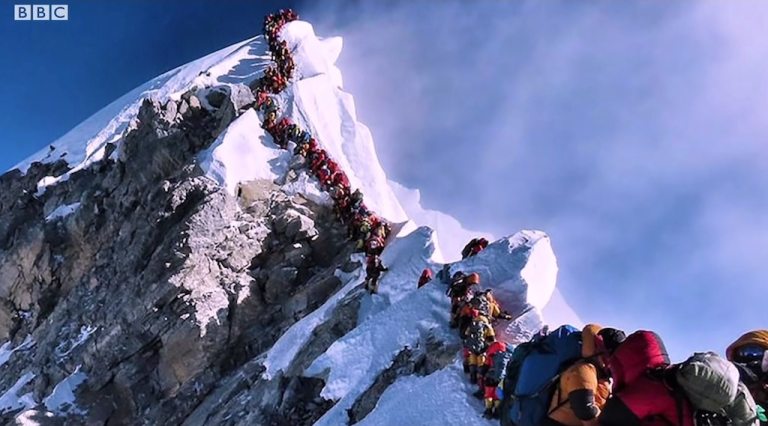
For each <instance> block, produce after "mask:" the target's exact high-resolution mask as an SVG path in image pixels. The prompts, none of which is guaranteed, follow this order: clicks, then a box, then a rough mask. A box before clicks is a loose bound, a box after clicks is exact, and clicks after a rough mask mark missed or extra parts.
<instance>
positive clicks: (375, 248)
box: [365, 235, 384, 256]
mask: <svg viewBox="0 0 768 426" xmlns="http://www.w3.org/2000/svg"><path fill="white" fill-rule="evenodd" d="M383 251H384V239H383V238H381V237H379V236H378V235H371V236H370V237H368V239H367V240H366V241H365V254H367V255H368V256H373V255H376V256H378V255H381V253H382V252H383Z"/></svg>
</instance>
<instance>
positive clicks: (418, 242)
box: [289, 228, 557, 425]
mask: <svg viewBox="0 0 768 426" xmlns="http://www.w3.org/2000/svg"><path fill="white" fill-rule="evenodd" d="M433 236H434V233H433V231H432V230H430V229H428V228H419V229H417V230H416V231H415V232H413V233H411V234H409V235H408V236H405V237H401V238H398V239H397V240H396V241H394V242H393V243H392V244H391V245H390V246H388V247H387V248H386V249H385V251H384V254H383V255H382V260H383V261H384V264H385V265H387V266H389V267H390V270H389V271H388V272H386V273H385V274H384V275H383V276H382V279H381V282H380V285H379V294H377V295H373V296H372V297H369V298H363V300H362V301H361V305H360V312H359V315H358V325H357V327H356V328H355V329H353V330H352V331H350V332H349V333H347V334H346V335H345V336H344V337H342V338H341V339H339V340H338V341H336V342H335V343H333V344H332V345H331V346H330V347H329V348H328V350H327V351H326V352H325V353H324V354H323V355H321V356H319V357H318V358H317V359H316V360H315V361H314V362H313V363H312V364H311V365H310V366H309V367H308V368H307V370H306V374H308V375H312V376H318V377H322V378H324V379H325V383H326V384H325V387H324V389H323V390H322V392H321V396H322V397H324V398H327V399H332V400H335V401H337V403H336V405H334V407H333V408H332V409H331V410H329V411H328V412H327V413H326V414H325V415H324V416H323V417H322V418H321V419H320V420H319V421H318V422H317V424H318V425H337V424H345V423H346V421H347V410H348V409H350V408H352V407H353V406H354V404H355V403H356V401H358V400H359V399H360V398H361V397H362V396H363V395H364V393H365V392H366V390H367V389H369V388H370V387H371V386H372V385H373V384H374V383H375V382H376V380H377V377H379V376H380V375H381V374H382V372H383V371H385V370H386V369H387V368H390V366H392V365H393V363H394V360H395V358H396V356H397V355H398V353H400V352H401V351H403V350H404V348H408V349H409V350H413V351H419V350H421V351H423V350H425V349H424V348H426V347H427V346H428V345H429V342H430V341H431V342H435V341H437V342H443V344H444V345H446V346H447V347H454V348H456V352H455V355H453V356H454V358H453V359H454V360H455V363H450V366H449V367H448V368H445V369H442V370H439V371H438V372H435V373H433V374H431V375H429V376H426V377H413V376H405V377H402V378H400V379H399V380H398V381H396V382H395V383H394V384H393V385H392V387H390V388H389V389H388V390H387V391H386V392H385V393H384V394H382V397H381V399H380V400H379V402H378V404H377V406H376V409H375V410H374V411H373V412H372V413H371V414H369V415H368V416H366V418H365V419H366V420H365V421H366V422H371V423H370V424H394V422H392V421H391V419H390V420H387V419H389V416H392V415H393V413H401V411H400V410H401V409H402V407H401V406H400V404H403V403H404V400H403V395H417V394H418V395H421V396H420V397H418V398H416V399H417V400H419V401H422V402H423V403H424V404H430V405H427V407H426V408H425V407H421V408H419V407H415V406H414V404H412V403H410V404H408V407H412V408H409V409H408V411H407V412H402V414H403V415H405V414H408V413H409V414H410V415H412V416H414V417H413V418H412V419H411V421H410V422H408V423H409V424H410V423H413V424H417V423H418V424H422V423H423V424H447V423H446V421H447V422H448V423H450V422H451V421H453V422H456V424H481V421H480V420H479V419H478V417H477V416H478V413H479V412H481V411H482V409H481V407H480V403H479V401H476V400H472V399H471V398H472V397H471V396H469V395H468V394H462V393H461V392H458V395H453V396H450V397H447V396H446V398H447V399H453V400H455V402H456V404H457V406H456V407H454V408H450V409H448V408H447V407H446V404H445V401H443V398H442V396H443V395H437V394H440V392H437V391H436V388H434V386H436V385H438V384H441V383H442V384H444V385H446V386H447V385H450V386H451V387H450V388H447V389H451V391H450V392H449V393H453V392H457V390H460V389H462V386H461V384H460V383H461V382H462V381H465V380H466V379H465V378H463V377H462V375H463V373H462V372H461V370H460V366H459V364H458V362H459V359H460V356H459V354H458V348H459V347H460V342H459V338H458V336H457V333H456V330H454V329H451V328H450V327H449V312H450V300H449V299H448V298H447V297H446V296H445V289H446V286H445V285H444V284H442V283H440V282H439V281H438V280H433V281H432V282H431V283H429V284H427V285H426V286H424V287H422V288H421V289H417V287H416V283H417V281H418V277H419V274H420V271H422V270H423V269H424V268H433V269H434V268H436V267H437V266H438V265H437V264H436V263H434V260H433V255H434V253H435V239H434V238H433ZM548 247H549V238H548V237H547V236H546V234H544V233H543V232H538V231H523V232H519V233H517V234H515V235H514V236H512V237H508V238H504V239H501V240H499V241H497V242H495V243H493V244H491V245H489V246H488V248H487V249H486V250H484V251H483V252H481V253H480V254H479V255H477V256H475V257H472V258H470V259H467V260H465V261H463V262H458V263H455V264H454V265H453V267H452V268H451V270H452V271H457V270H465V271H477V272H479V273H480V274H481V280H482V282H483V283H485V285H486V286H490V287H492V288H494V290H495V294H496V295H497V297H498V299H499V300H500V302H501V303H502V304H504V303H507V305H508V306H509V305H513V306H523V305H525V301H526V299H525V298H526V297H527V296H529V295H531V296H533V298H534V300H536V301H537V303H538V304H539V305H541V304H544V303H546V299H547V298H548V297H549V295H551V293H552V290H553V289H554V275H556V273H557V264H556V261H555V258H554V255H553V254H552V253H551V247H549V250H548V249H547V248H548ZM547 268H548V269H549V271H550V273H547V272H545V269H547ZM536 307H540V306H536ZM532 312H535V311H532ZM302 322H303V321H300V322H299V323H297V324H296V325H295V326H294V327H304V325H302ZM502 324H506V323H502ZM509 326H510V327H512V326H514V331H515V332H516V333H519V332H523V333H524V334H526V335H530V334H531V333H533V332H535V331H537V330H538V328H539V327H540V326H541V323H540V321H538V316H536V315H530V316H527V315H523V317H522V319H521V320H520V321H515V322H513V323H509ZM289 332H290V331H289ZM497 333H499V335H501V336H505V333H506V331H505V330H500V329H499V330H497ZM465 387H466V386H465ZM436 393H437V394H436ZM436 401H437V402H436ZM443 409H446V410H449V411H450V413H440V411H441V410H443ZM430 411H432V412H436V413H438V414H436V417H435V418H434V419H429V418H428V415H429V412H430ZM398 415H399V414H395V416H398ZM449 415H450V416H453V417H452V418H451V419H450V420H448V417H446V416H449ZM441 420H442V421H441Z"/></svg>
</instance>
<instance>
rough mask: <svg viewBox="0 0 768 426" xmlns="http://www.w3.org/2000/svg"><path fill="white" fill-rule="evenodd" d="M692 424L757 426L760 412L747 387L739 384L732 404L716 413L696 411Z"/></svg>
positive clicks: (697, 425) (702, 425)
mask: <svg viewBox="0 0 768 426" xmlns="http://www.w3.org/2000/svg"><path fill="white" fill-rule="evenodd" d="M694 423H695V424H696V426H759V425H760V411H759V409H758V407H757V405H756V404H755V401H754V399H752V395H751V394H750V393H749V389H747V386H746V385H745V384H744V383H739V387H738V394H737V395H736V399H735V400H734V401H733V403H731V404H730V405H729V406H727V407H725V408H723V409H722V410H719V411H717V412H711V411H706V410H698V411H696V415H695V418H694Z"/></svg>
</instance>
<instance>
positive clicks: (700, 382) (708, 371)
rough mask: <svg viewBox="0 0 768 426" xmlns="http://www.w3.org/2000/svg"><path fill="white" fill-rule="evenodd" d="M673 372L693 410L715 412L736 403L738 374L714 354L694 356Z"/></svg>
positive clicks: (696, 354)
mask: <svg viewBox="0 0 768 426" xmlns="http://www.w3.org/2000/svg"><path fill="white" fill-rule="evenodd" d="M676 370H677V371H676V373H675V379H676V381H677V384H678V385H679V387H680V388H681V389H682V390H683V392H684V393H685V396H686V397H688V400H689V401H690V402H691V405H693V407H694V408H696V409H698V410H705V411H712V412H717V411H720V410H722V409H723V408H725V407H727V406H729V405H731V403H733V402H734V401H735V400H736V396H737V394H738V392H739V370H737V369H736V366H735V365H733V364H731V363H730V362H729V361H728V360H726V359H724V358H721V357H720V356H718V355H717V354H715V353H713V352H704V353H695V354H693V356H691V357H690V358H688V359H687V360H686V361H684V362H683V363H682V364H680V365H679V366H678V367H677V369H676Z"/></svg>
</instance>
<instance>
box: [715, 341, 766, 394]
mask: <svg viewBox="0 0 768 426" xmlns="http://www.w3.org/2000/svg"><path fill="white" fill-rule="evenodd" d="M725 356H726V357H727V358H728V360H729V361H731V362H732V363H733V364H734V365H736V368H738V370H739V375H740V377H741V381H742V382H744V384H745V385H747V388H748V389H749V392H750V393H751V394H752V398H754V400H755V402H756V403H757V404H758V405H761V406H762V407H763V408H766V409H768V330H754V331H750V332H747V333H744V334H743V335H742V336H741V337H739V338H738V339H736V341H735V342H733V343H731V345H730V346H728V348H727V349H726V350H725Z"/></svg>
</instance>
